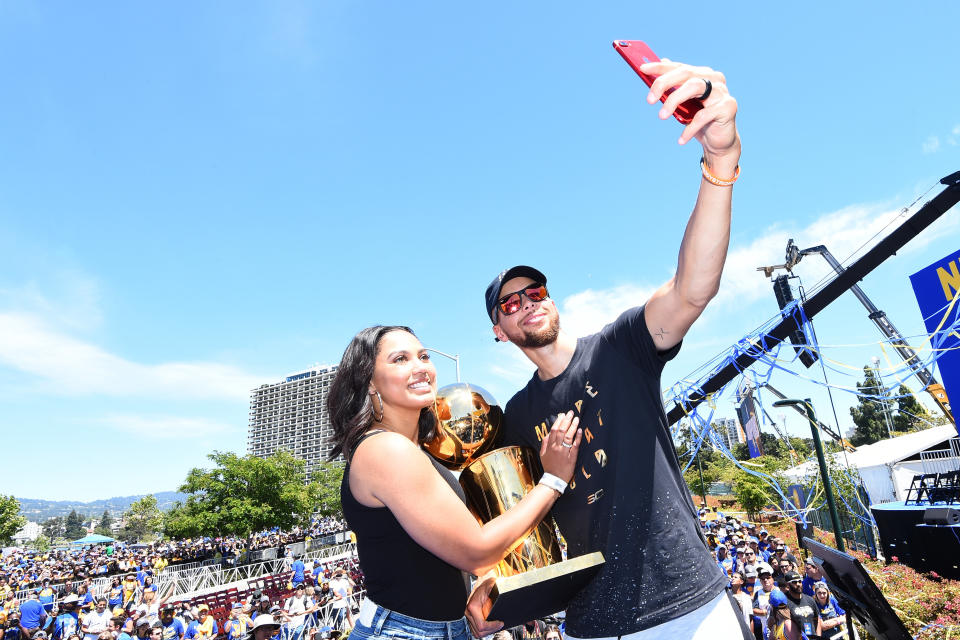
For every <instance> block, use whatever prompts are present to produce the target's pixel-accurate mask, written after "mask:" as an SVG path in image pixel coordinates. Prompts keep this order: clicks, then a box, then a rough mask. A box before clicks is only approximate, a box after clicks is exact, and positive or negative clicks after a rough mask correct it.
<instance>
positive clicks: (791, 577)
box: [783, 571, 803, 582]
mask: <svg viewBox="0 0 960 640" xmlns="http://www.w3.org/2000/svg"><path fill="white" fill-rule="evenodd" d="M783 580H784V582H799V581H801V580H803V578H801V577H800V574H799V573H797V572H796V571H787V573H786V575H785V576H783Z"/></svg>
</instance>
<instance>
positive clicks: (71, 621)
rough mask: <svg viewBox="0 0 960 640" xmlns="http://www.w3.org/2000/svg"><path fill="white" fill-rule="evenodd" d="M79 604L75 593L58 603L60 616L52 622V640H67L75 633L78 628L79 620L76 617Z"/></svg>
mask: <svg viewBox="0 0 960 640" xmlns="http://www.w3.org/2000/svg"><path fill="white" fill-rule="evenodd" d="M79 603H80V598H78V597H77V595H76V594H75V593H71V594H70V595H68V596H67V597H66V598H64V599H63V600H61V601H60V614H59V615H58V616H57V619H56V620H54V622H53V640H67V638H69V637H70V636H72V635H73V634H74V633H76V631H77V628H78V627H79V626H80V618H79V616H77V605H78V604H79Z"/></svg>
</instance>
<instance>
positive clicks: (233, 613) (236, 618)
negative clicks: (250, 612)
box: [223, 602, 250, 640]
mask: <svg viewBox="0 0 960 640" xmlns="http://www.w3.org/2000/svg"><path fill="white" fill-rule="evenodd" d="M249 625H250V618H248V617H247V615H246V614H244V613H243V605H242V604H241V603H239V602H234V603H233V606H232V607H230V618H229V619H228V620H227V621H226V622H224V623H223V630H224V632H225V633H226V634H227V640H242V638H243V637H244V636H245V635H247V627H248V626H249Z"/></svg>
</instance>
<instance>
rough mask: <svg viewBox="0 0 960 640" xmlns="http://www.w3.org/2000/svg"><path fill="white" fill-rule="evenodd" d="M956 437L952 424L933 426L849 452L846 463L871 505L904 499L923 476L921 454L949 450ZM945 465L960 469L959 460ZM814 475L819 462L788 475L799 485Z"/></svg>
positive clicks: (839, 458) (840, 460)
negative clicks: (857, 473) (860, 480)
mask: <svg viewBox="0 0 960 640" xmlns="http://www.w3.org/2000/svg"><path fill="white" fill-rule="evenodd" d="M956 437H957V430H956V428H955V427H954V426H953V425H945V426H942V427H932V428H930V429H924V430H923V431H915V432H913V433H908V434H906V435H903V436H899V437H896V438H889V439H887V440H881V441H879V442H874V443H873V444H868V445H863V446H860V447H857V450H856V451H854V452H853V453H847V460H848V461H849V462H850V466H851V467H856V468H857V469H858V470H859V471H860V477H861V478H863V484H864V486H865V487H866V489H867V493H868V494H869V495H870V502H871V503H874V504H876V503H880V502H894V501H898V500H904V499H906V495H907V489H908V488H909V487H910V482H911V480H913V476H914V475H916V474H920V473H924V469H923V462H922V461H921V460H920V453H921V452H923V451H932V450H941V449H950V440H951V438H956ZM834 460H835V461H836V462H837V463H838V464H841V465H842V464H844V458H843V454H842V453H836V454H834ZM946 462H948V463H952V465H953V468H957V467H958V466H960V460H958V459H957V458H956V457H954V458H952V459H949V460H947V461H946ZM814 473H818V468H817V462H816V459H814V460H813V461H808V462H805V463H803V464H801V465H797V466H796V467H792V468H790V469H787V470H786V472H785V475H786V476H787V477H788V478H790V479H791V480H793V481H795V482H800V481H801V480H803V479H804V478H807V477H809V476H811V475H812V474H814Z"/></svg>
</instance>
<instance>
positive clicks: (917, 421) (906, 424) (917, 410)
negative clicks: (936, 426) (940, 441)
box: [893, 384, 933, 431]
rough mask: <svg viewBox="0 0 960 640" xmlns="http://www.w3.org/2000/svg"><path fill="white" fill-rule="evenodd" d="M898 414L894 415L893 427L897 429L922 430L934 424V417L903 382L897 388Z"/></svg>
mask: <svg viewBox="0 0 960 640" xmlns="http://www.w3.org/2000/svg"><path fill="white" fill-rule="evenodd" d="M897 396H899V397H898V398H897V400H896V402H897V415H895V416H893V428H894V429H895V430H897V431H920V430H921V429H927V428H929V427H931V426H933V424H932V423H933V417H932V416H931V415H930V412H929V411H927V409H926V407H924V406H923V405H922V404H920V401H919V400H917V397H916V396H915V395H913V392H912V391H910V389H908V388H907V386H906V385H904V384H901V385H900V388H899V389H898V390H897Z"/></svg>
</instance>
